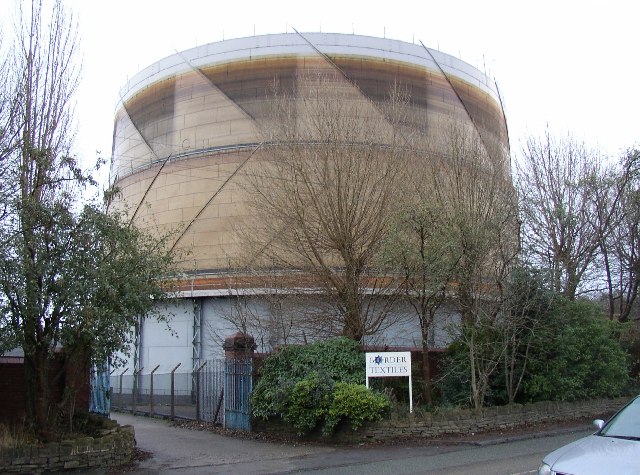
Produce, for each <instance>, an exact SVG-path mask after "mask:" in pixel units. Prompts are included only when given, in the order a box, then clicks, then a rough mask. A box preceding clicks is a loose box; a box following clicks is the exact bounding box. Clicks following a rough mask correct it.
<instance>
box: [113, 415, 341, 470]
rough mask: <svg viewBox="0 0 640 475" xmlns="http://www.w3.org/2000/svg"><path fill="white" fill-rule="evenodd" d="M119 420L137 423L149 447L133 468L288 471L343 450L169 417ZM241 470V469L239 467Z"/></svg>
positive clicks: (139, 443) (139, 439) (142, 442)
mask: <svg viewBox="0 0 640 475" xmlns="http://www.w3.org/2000/svg"><path fill="white" fill-rule="evenodd" d="M111 418H112V419H115V420H117V421H118V423H119V424H121V425H132V426H134V428H135V433H136V442H137V446H138V448H139V449H141V450H144V451H148V452H151V453H152V454H153V455H152V457H151V458H149V459H147V460H144V461H142V462H140V463H139V464H138V466H137V467H135V468H133V469H132V470H131V471H129V473H139V474H148V475H150V474H172V475H174V474H175V475H178V474H193V475H197V474H210V473H246V474H259V473H268V472H281V473H282V472H285V473H286V472H289V471H291V470H294V469H295V466H296V465H297V463H294V462H295V461H297V462H300V460H299V459H301V458H305V457H309V456H317V455H322V454H323V453H329V452H335V451H336V450H340V449H337V448H333V447H323V446H316V445H284V444H277V443H273V442H260V441H255V440H244V439H239V438H233V437H224V436H221V435H218V434H214V433H211V432H206V431H194V430H190V429H183V428H179V427H173V426H172V425H171V424H170V423H169V422H168V421H165V420H161V419H151V418H146V417H140V416H132V415H131V414H124V413H112V414H111ZM239 470H240V472H239Z"/></svg>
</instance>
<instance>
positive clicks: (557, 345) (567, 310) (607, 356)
mask: <svg viewBox="0 0 640 475" xmlns="http://www.w3.org/2000/svg"><path fill="white" fill-rule="evenodd" d="M617 326H619V324H618V323H615V322H610V321H608V320H607V319H606V318H605V317H604V315H603V312H602V310H601V308H600V307H599V306H598V305H597V304H596V303H593V302H588V301H577V302H573V301H568V300H564V299H563V300H560V301H558V302H557V304H556V306H555V309H554V312H553V319H552V321H551V322H550V324H549V325H547V327H546V329H545V331H544V332H541V333H540V334H539V337H538V341H537V345H536V347H537V350H538V353H539V355H540V356H541V357H538V358H534V359H532V361H531V366H530V369H529V373H528V377H527V380H526V384H525V392H526V395H527V396H528V398H530V399H531V400H562V401H576V400H584V399H591V398H600V397H615V396H619V395H621V393H622V391H623V390H624V388H625V386H626V385H627V384H628V382H629V372H628V368H627V357H626V354H625V352H624V351H623V349H622V347H621V345H620V343H619V341H618V338H617V335H616V330H617Z"/></svg>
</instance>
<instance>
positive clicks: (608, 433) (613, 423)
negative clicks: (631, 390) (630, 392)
mask: <svg viewBox="0 0 640 475" xmlns="http://www.w3.org/2000/svg"><path fill="white" fill-rule="evenodd" d="M599 435H602V436H605V437H619V438H623V439H633V440H640V397H637V398H635V399H634V400H633V401H631V402H630V403H629V405H627V406H626V407H625V408H624V409H622V410H621V411H620V412H618V414H616V415H615V416H614V417H613V418H612V419H611V420H610V421H609V422H608V423H607V425H606V426H604V427H603V428H602V430H601V431H600V432H599Z"/></svg>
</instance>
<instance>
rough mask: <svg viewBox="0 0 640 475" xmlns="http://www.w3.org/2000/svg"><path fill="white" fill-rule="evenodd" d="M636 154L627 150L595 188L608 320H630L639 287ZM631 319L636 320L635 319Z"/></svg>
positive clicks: (639, 213)
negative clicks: (616, 167) (614, 168)
mask: <svg viewBox="0 0 640 475" xmlns="http://www.w3.org/2000/svg"><path fill="white" fill-rule="evenodd" d="M639 163H640V151H638V150H633V149H631V150H628V151H627V152H626V153H625V155H624V157H623V158H622V160H621V163H620V166H619V167H618V169H616V170H611V171H610V172H609V173H608V174H607V175H606V176H605V177H603V178H602V179H601V180H599V183H598V185H599V186H597V187H596V192H595V195H596V199H597V203H596V204H597V206H596V211H597V213H598V214H597V215H596V217H595V218H596V223H597V224H599V225H600V229H601V233H600V243H599V244H600V246H599V257H600V258H601V262H602V264H603V266H602V268H603V270H604V280H605V284H606V298H607V309H608V313H609V318H610V319H612V320H613V319H614V318H615V319H617V320H619V321H621V322H626V321H628V320H629V319H631V318H632V312H633V309H634V304H635V302H636V298H637V296H638V288H639V287H640V195H639V193H640V192H639V190H640V174H639V172H640V169H639V168H638V164H639ZM635 319H638V317H637V316H636V317H635Z"/></svg>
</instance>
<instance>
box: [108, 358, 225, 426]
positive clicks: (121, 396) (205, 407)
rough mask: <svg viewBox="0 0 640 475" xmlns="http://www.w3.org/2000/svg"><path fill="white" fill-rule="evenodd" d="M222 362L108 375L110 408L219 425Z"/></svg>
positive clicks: (222, 390)
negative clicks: (193, 367) (185, 367)
mask: <svg viewBox="0 0 640 475" xmlns="http://www.w3.org/2000/svg"><path fill="white" fill-rule="evenodd" d="M224 364H225V360H224V359H217V360H207V361H205V362H204V363H203V364H202V365H200V366H199V367H198V368H196V369H195V370H192V371H189V372H178V369H180V365H179V364H178V365H176V366H175V367H174V368H173V370H172V371H170V372H168V373H167V372H165V373H159V372H157V370H158V367H157V366H156V367H155V369H153V370H152V371H150V372H148V373H145V372H144V368H142V369H140V370H139V371H137V372H136V373H131V372H130V371H129V370H128V369H126V368H125V369H118V370H114V371H112V372H111V376H110V385H111V409H112V410H116V411H124V412H132V413H134V414H144V415H149V416H156V415H157V416H164V417H168V418H171V419H175V418H182V419H193V420H197V421H207V422H215V423H220V424H222V423H223V420H224V394H223V393H224Z"/></svg>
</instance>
